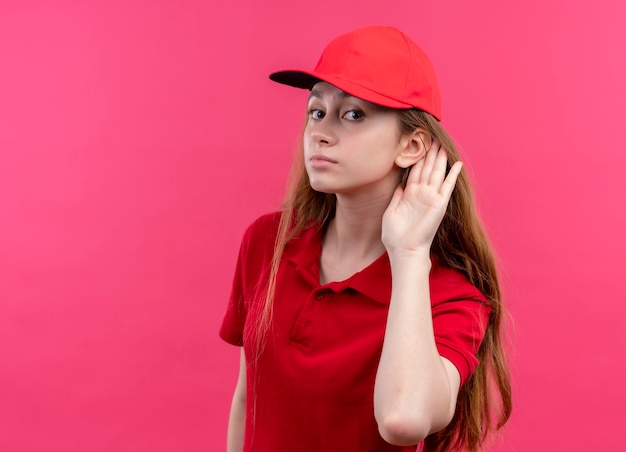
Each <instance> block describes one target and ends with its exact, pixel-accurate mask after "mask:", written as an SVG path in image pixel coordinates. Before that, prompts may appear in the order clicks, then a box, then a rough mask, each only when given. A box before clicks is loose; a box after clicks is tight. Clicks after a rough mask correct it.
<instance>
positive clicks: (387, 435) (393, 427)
mask: <svg viewBox="0 0 626 452" xmlns="http://www.w3.org/2000/svg"><path fill="white" fill-rule="evenodd" d="M451 420H452V417H451V416H450V417H448V416H446V418H445V419H439V420H434V419H430V418H428V417H426V416H419V415H411V416H409V415H387V416H385V417H383V418H382V419H377V422H378V432H379V433H380V436H382V438H383V439H384V440H385V441H386V442H388V443H389V444H393V445H394V446H412V445H414V444H418V443H420V442H422V441H423V440H424V439H425V438H426V437H427V436H428V435H430V434H431V433H435V432H437V431H439V430H442V429H443V428H445V427H446V426H447V425H448V424H449V423H450V421H451Z"/></svg>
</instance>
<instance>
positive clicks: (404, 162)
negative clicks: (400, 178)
mask: <svg viewBox="0 0 626 452" xmlns="http://www.w3.org/2000/svg"><path fill="white" fill-rule="evenodd" d="M431 144H432V138H431V137H430V135H429V134H428V133H426V131H425V130H424V129H422V128H418V129H415V131H413V132H412V133H410V134H406V135H403V136H402V137H401V138H400V152H399V153H398V156H397V157H396V165H398V166H399V167H400V168H408V167H410V166H412V165H415V164H416V163H417V162H419V161H420V160H421V159H423V158H424V156H425V155H426V153H427V152H428V150H429V149H430V145H431Z"/></svg>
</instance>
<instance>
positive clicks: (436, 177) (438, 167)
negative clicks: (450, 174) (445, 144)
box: [430, 148, 448, 188]
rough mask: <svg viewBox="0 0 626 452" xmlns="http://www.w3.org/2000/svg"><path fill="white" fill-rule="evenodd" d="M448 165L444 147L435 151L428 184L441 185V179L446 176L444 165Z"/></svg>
mask: <svg viewBox="0 0 626 452" xmlns="http://www.w3.org/2000/svg"><path fill="white" fill-rule="evenodd" d="M447 166H448V154H447V153H446V150H445V149H444V148H441V149H439V151H437V157H436V159H435V163H434V165H433V170H432V172H431V175H430V184H431V185H434V186H435V187H437V188H439V187H441V184H442V183H443V180H444V179H445V178H446V167H447Z"/></svg>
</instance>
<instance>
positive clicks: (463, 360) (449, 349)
mask: <svg viewBox="0 0 626 452" xmlns="http://www.w3.org/2000/svg"><path fill="white" fill-rule="evenodd" d="M430 285H431V303H432V315H433V329H434V333H435V342H436V345H437V350H438V351H439V354H440V355H441V356H442V357H444V358H446V359H448V360H450V361H451V362H452V363H453V364H454V366H455V367H456V368H457V369H458V371H459V374H460V375H461V385H463V384H464V383H465V382H466V381H467V380H468V379H469V378H470V377H471V376H472V374H473V373H474V370H475V369H476V366H477V365H478V359H477V358H476V354H477V352H478V349H479V347H480V344H481V343H482V341H483V338H484V336H485V330H486V328H487V324H488V322H489V315H490V313H491V309H490V307H489V304H488V302H487V300H486V298H485V296H484V295H483V294H482V293H481V292H480V291H479V290H478V289H477V288H476V287H474V286H473V285H472V284H470V282H469V281H468V280H467V279H466V278H465V277H464V276H463V275H462V274H461V273H459V272H457V271H455V270H452V269H448V268H440V269H437V270H436V271H435V272H434V274H431V280H430Z"/></svg>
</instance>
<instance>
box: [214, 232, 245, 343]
mask: <svg viewBox="0 0 626 452" xmlns="http://www.w3.org/2000/svg"><path fill="white" fill-rule="evenodd" d="M246 235H248V234H247V233H246ZM246 245H247V240H246V236H244V239H243V241H242V243H241V246H240V248H239V256H238V258H237V267H236V268H235V276H234V278H233V285H232V288H231V291H230V298H229V300H228V306H227V308H226V314H225V315H224V319H223V320H222V326H221V328H220V337H221V338H222V339H223V340H225V341H226V342H228V343H229V344H233V345H238V346H241V345H243V329H244V326H245V324H246V306H245V298H244V288H243V286H244V284H243V275H244V270H243V266H244V265H245V256H246V248H247V246H246Z"/></svg>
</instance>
